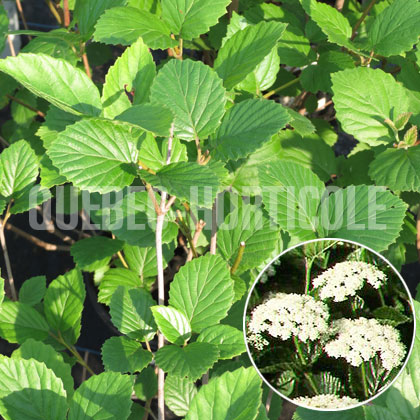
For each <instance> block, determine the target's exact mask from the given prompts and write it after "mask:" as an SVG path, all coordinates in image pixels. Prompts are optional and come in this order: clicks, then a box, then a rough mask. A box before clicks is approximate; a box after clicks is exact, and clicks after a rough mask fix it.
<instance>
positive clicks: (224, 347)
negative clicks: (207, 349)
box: [197, 325, 246, 359]
mask: <svg viewBox="0 0 420 420" xmlns="http://www.w3.org/2000/svg"><path fill="white" fill-rule="evenodd" d="M197 341H198V342H204V343H211V344H216V346H217V347H218V348H219V351H220V355H219V359H232V358H233V357H236V356H239V355H240V354H242V353H244V352H245V351H246V349H245V343H244V335H243V333H242V331H239V330H238V329H236V328H233V327H231V326H230V325H213V326H212V327H208V328H206V329H204V330H203V331H202V332H201V334H200V335H199V336H198V338H197Z"/></svg>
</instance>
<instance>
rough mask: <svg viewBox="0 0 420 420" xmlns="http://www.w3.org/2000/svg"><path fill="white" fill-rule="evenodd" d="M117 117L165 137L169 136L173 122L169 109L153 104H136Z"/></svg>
mask: <svg viewBox="0 0 420 420" xmlns="http://www.w3.org/2000/svg"><path fill="white" fill-rule="evenodd" d="M116 119H117V120H120V121H125V122H128V123H130V124H134V125H136V126H139V127H140V128H142V129H143V130H146V131H150V132H151V133H154V134H156V135H157V136H163V137H165V136H169V134H170V133H169V132H170V128H171V125H172V122H173V116H172V113H171V112H170V111H169V109H167V108H165V107H163V106H159V105H152V104H141V105H134V106H132V107H130V108H128V109H126V110H125V111H124V112H122V113H121V114H119V115H118V116H117V117H116Z"/></svg>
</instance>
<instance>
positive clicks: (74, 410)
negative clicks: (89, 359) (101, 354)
mask: <svg viewBox="0 0 420 420" xmlns="http://www.w3.org/2000/svg"><path fill="white" fill-rule="evenodd" d="M132 392H133V380H132V378H131V377H130V376H129V375H121V374H120V373H115V372H104V373H101V374H99V375H95V376H92V377H90V378H89V379H88V380H87V381H84V382H83V383H82V385H80V387H79V388H78V389H77V390H76V392H75V393H74V396H73V399H72V401H71V403H70V411H69V417H68V419H69V420H107V419H109V420H111V419H121V420H126V419H127V418H128V416H129V415H130V412H131V404H132V401H131V394H132Z"/></svg>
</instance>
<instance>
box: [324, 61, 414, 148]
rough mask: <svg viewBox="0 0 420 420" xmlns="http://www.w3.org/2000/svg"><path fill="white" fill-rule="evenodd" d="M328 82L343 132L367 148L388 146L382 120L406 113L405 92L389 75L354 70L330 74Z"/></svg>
mask: <svg viewBox="0 0 420 420" xmlns="http://www.w3.org/2000/svg"><path fill="white" fill-rule="evenodd" d="M331 80H332V82H333V87H332V90H333V92H334V97H333V100H334V106H335V110H336V111H337V118H338V120H339V121H340V123H341V126H342V128H343V130H344V131H345V132H346V133H348V134H352V135H353V136H355V137H356V138H357V140H359V141H361V142H363V143H367V144H369V145H371V146H375V145H378V144H381V143H390V142H392V138H391V136H390V131H389V128H388V126H387V125H386V124H385V122H384V121H385V119H387V118H389V119H391V120H393V119H394V118H396V117H397V116H398V115H400V114H402V113H403V112H407V111H409V99H408V97H407V95H406V91H405V89H404V88H403V87H402V86H401V85H400V84H398V83H397V82H396V81H395V79H394V78H393V77H392V75H390V74H388V73H385V72H383V71H382V70H380V69H376V70H373V69H371V68H367V67H358V68H355V69H347V70H344V71H340V72H337V73H334V74H332V75H331Z"/></svg>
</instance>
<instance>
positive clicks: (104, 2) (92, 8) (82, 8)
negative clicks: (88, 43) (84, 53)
mask: <svg viewBox="0 0 420 420" xmlns="http://www.w3.org/2000/svg"><path fill="white" fill-rule="evenodd" d="M124 4H125V0H88V1H83V0H77V1H76V7H75V9H74V17H75V19H76V20H77V28H78V30H79V31H80V33H81V34H82V35H87V36H89V37H90V35H91V34H92V32H93V29H94V27H95V24H96V22H97V20H98V19H99V17H100V16H101V15H102V14H103V13H104V12H105V10H107V9H110V8H111V7H116V6H124Z"/></svg>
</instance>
